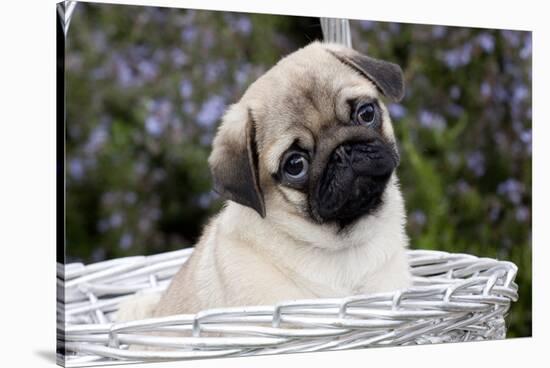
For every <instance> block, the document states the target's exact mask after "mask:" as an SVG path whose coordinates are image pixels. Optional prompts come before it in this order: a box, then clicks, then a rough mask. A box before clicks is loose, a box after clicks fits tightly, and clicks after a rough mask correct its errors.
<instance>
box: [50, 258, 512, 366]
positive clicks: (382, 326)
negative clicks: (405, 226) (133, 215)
mask: <svg viewBox="0 0 550 368" xmlns="http://www.w3.org/2000/svg"><path fill="white" fill-rule="evenodd" d="M191 252H192V249H184V250H181V251H175V252H169V253H164V254H159V255H154V256H149V257H144V256H141V257H127V258H120V259H115V260H110V261H104V262H99V263H95V264H90V265H83V264H67V265H65V266H62V265H58V270H57V271H58V272H57V274H58V287H59V288H61V289H60V291H62V293H61V294H60V295H63V294H64V300H58V304H59V305H58V313H59V315H58V319H59V325H58V339H60V340H62V341H63V342H64V344H65V351H66V355H65V357H64V359H65V363H66V364H67V366H85V365H87V366H89V365H103V364H109V363H113V360H116V361H117V362H121V361H123V362H142V361H159V360H171V359H191V358H207V357H221V356H235V355H237V356H246V355H263V354H275V353H286V352H311V351H320V350H340V349H352V348H363V347H374V346H388V345H411V344H427V343H441V342H459V341H473V340H489V339H502V338H504V337H505V335H506V325H505V316H506V315H507V313H508V311H509V308H510V305H511V302H512V301H516V300H517V298H518V287H517V285H516V283H515V282H514V279H515V276H516V273H517V267H516V266H515V265H514V264H513V263H510V262H504V261H498V260H494V259H489V258H478V257H475V256H472V255H467V254H451V253H446V252H438V251H425V250H414V251H409V258H410V265H411V269H412V273H413V275H414V285H413V286H412V287H411V288H409V289H406V290H401V291H397V292H393V293H382V294H375V295H356V296H350V297H347V298H337V299H315V300H294V301H286V302H281V303H280V304H277V305H273V306H245V307H242V308H221V309H212V310H205V311H201V312H200V313H197V314H195V315H178V316H170V317H163V318H154V319H147V320H141V321H132V322H126V323H116V321H114V314H115V312H116V311H117V306H118V305H119V303H120V302H121V301H123V300H124V299H126V298H128V297H131V296H132V295H134V293H136V292H138V291H140V292H142V293H143V292H155V291H160V290H163V289H164V288H166V287H167V285H168V283H169V282H170V279H171V277H172V276H173V275H174V274H175V273H176V272H177V270H178V269H179V267H180V266H181V265H182V264H183V263H184V262H185V261H186V260H187V258H188V257H189V255H190V254H191ZM183 331H187V334H184V335H185V336H186V337H174V336H166V332H183ZM155 334H156V335H155ZM129 345H132V346H133V348H132V349H131V350H129V349H128V346H129ZM136 346H138V347H140V346H142V347H144V349H143V350H138V349H135V347H136ZM146 348H149V349H146ZM151 348H152V349H151ZM155 348H157V349H159V350H158V351H157V350H154V349H155ZM59 359H60V360H62V359H63V357H59Z"/></svg>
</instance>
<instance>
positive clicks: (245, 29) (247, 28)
mask: <svg viewBox="0 0 550 368" xmlns="http://www.w3.org/2000/svg"><path fill="white" fill-rule="evenodd" d="M233 27H235V29H236V31H237V32H239V33H242V34H244V35H249V34H250V32H252V22H251V21H250V18H248V17H246V16H241V17H239V18H238V19H237V20H236V21H235V22H233Z"/></svg>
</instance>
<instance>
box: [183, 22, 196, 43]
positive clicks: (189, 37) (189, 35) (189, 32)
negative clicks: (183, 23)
mask: <svg viewBox="0 0 550 368" xmlns="http://www.w3.org/2000/svg"><path fill="white" fill-rule="evenodd" d="M197 34H198V31H197V29H196V28H195V27H193V26H188V27H185V29H184V30H183V31H181V38H182V39H183V40H184V41H185V42H189V43H191V42H194V41H195V40H196V39H197Z"/></svg>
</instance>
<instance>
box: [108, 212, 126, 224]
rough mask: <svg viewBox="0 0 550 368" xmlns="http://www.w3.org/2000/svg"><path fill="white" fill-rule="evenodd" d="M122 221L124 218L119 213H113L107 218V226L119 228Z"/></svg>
mask: <svg viewBox="0 0 550 368" xmlns="http://www.w3.org/2000/svg"><path fill="white" fill-rule="evenodd" d="M123 221H124V216H123V215H122V214H121V213H120V212H115V213H113V214H112V215H111V217H110V218H109V224H110V225H111V227H119V226H120V225H122V222H123Z"/></svg>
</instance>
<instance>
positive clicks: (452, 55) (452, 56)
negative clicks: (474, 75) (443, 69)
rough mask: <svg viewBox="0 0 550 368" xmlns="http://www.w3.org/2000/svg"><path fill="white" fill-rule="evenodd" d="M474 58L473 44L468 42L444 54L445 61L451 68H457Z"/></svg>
mask: <svg viewBox="0 0 550 368" xmlns="http://www.w3.org/2000/svg"><path fill="white" fill-rule="evenodd" d="M471 59H472V44H471V43H466V44H464V45H463V46H462V47H459V48H457V49H453V50H450V51H447V52H445V53H444V54H443V61H444V62H445V64H447V66H448V67H449V68H450V69H453V70H454V69H457V68H459V67H462V66H464V65H467V64H468V63H470V60H471Z"/></svg>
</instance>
